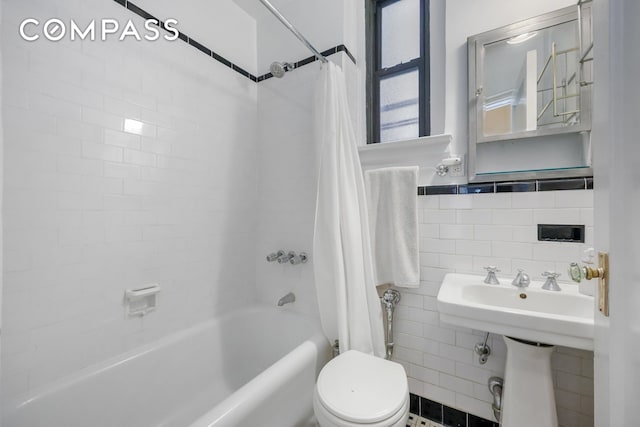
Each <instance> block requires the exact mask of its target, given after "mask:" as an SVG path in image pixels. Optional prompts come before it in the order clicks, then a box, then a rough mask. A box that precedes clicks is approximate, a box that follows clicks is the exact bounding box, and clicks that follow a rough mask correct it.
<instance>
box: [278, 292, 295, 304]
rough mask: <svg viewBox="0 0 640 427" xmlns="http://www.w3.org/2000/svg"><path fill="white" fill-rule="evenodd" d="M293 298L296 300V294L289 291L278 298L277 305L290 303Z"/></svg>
mask: <svg viewBox="0 0 640 427" xmlns="http://www.w3.org/2000/svg"><path fill="white" fill-rule="evenodd" d="M295 300H296V296H295V295H294V294H293V292H289V293H288V294H286V295H285V296H283V297H282V298H280V299H279V300H278V307H282V306H283V305H285V304H289V303H292V302H294V301H295Z"/></svg>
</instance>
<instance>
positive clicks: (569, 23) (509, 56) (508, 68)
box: [468, 5, 593, 181]
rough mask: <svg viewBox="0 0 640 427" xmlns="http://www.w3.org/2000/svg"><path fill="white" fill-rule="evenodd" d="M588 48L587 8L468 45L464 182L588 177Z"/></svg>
mask: <svg viewBox="0 0 640 427" xmlns="http://www.w3.org/2000/svg"><path fill="white" fill-rule="evenodd" d="M592 48H593V43H592V37H591V9H590V7H588V6H587V5H582V6H580V7H578V6H571V7H567V8H564V9H560V10H557V11H554V12H550V13H547V14H545V15H541V16H537V17H535V18H531V19H528V20H526V21H522V22H518V23H515V24H512V25H508V26H505V27H502V28H498V29H495V30H492V31H488V32H485V33H482V34H478V35H476V36H472V37H469V38H468V54H469V180H470V181H489V180H491V181H495V180H510V179H522V178H545V177H546V178H552V177H560V176H587V175H590V174H591V168H590V144H589V135H588V131H589V130H590V129H591V85H592V70H591V68H592V59H593V57H592V52H591V51H592ZM496 156H497V157H496Z"/></svg>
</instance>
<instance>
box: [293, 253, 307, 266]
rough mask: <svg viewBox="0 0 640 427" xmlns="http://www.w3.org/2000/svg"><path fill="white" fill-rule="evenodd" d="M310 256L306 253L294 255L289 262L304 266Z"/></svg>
mask: <svg viewBox="0 0 640 427" xmlns="http://www.w3.org/2000/svg"><path fill="white" fill-rule="evenodd" d="M307 259H308V256H307V253H306V252H300V253H299V254H298V255H294V256H293V257H292V258H291V259H290V260H289V262H290V263H291V264H292V265H298V264H304V263H305V262H307Z"/></svg>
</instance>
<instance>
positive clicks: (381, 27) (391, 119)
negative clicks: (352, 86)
mask: <svg viewBox="0 0 640 427" xmlns="http://www.w3.org/2000/svg"><path fill="white" fill-rule="evenodd" d="M367 9H368V10H367V47H368V49H367V50H368V53H369V55H368V61H367V63H368V70H367V122H368V125H367V127H368V136H367V140H368V141H367V142H369V143H375V142H389V141H397V140H403V139H411V138H417V137H419V136H425V135H429V133H430V129H429V128H430V123H429V37H428V36H429V28H428V26H429V0H368V1H367Z"/></svg>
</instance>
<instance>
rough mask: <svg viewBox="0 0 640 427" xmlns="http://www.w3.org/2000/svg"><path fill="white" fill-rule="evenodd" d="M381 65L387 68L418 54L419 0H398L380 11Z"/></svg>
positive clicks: (413, 57)
mask: <svg viewBox="0 0 640 427" xmlns="http://www.w3.org/2000/svg"><path fill="white" fill-rule="evenodd" d="M381 15H382V16H381V20H382V34H381V37H380V40H381V45H382V46H381V53H380V58H381V61H380V62H381V66H382V68H389V67H391V66H393V65H397V64H400V63H402V62H408V61H410V60H412V59H415V58H418V57H419V56H420V0H400V1H397V2H395V3H392V4H390V5H389V6H385V7H383V8H382V11H381Z"/></svg>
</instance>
